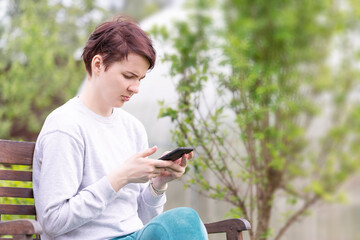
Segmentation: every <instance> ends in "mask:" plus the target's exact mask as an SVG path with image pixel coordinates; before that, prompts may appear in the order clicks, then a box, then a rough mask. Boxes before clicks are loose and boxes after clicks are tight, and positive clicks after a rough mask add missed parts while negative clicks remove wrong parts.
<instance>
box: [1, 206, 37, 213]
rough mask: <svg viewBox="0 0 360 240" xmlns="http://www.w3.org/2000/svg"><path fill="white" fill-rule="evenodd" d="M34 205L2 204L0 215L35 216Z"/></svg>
mask: <svg viewBox="0 0 360 240" xmlns="http://www.w3.org/2000/svg"><path fill="white" fill-rule="evenodd" d="M35 213H36V212H35V206H33V205H10V204H0V215H35Z"/></svg>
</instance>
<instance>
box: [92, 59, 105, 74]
mask: <svg viewBox="0 0 360 240" xmlns="http://www.w3.org/2000/svg"><path fill="white" fill-rule="evenodd" d="M102 67H103V59H102V57H101V56H100V55H98V54H97V55H95V56H94V57H93V59H92V61H91V70H92V73H93V74H94V75H99V73H100V71H101V68H102Z"/></svg>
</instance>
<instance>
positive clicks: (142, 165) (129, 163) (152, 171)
mask: <svg viewBox="0 0 360 240" xmlns="http://www.w3.org/2000/svg"><path fill="white" fill-rule="evenodd" d="M156 151H157V147H156V146H155V147H152V148H149V149H146V150H144V151H142V152H139V153H136V154H134V155H133V156H132V157H130V158H129V159H127V160H126V161H125V162H124V163H123V164H121V166H119V167H118V168H117V169H115V170H114V171H112V172H111V173H110V174H109V175H107V178H108V180H109V182H110V184H111V186H112V187H113V189H114V190H115V191H116V192H117V191H118V190H119V189H120V188H122V187H123V186H125V185H126V184H128V183H145V182H147V181H149V180H150V179H152V178H156V177H158V176H160V175H162V174H163V173H164V172H165V169H166V168H168V167H171V166H172V165H174V163H173V162H171V161H160V160H157V159H151V158H147V157H149V156H150V155H152V154H154V153H155V152H156ZM185 164H186V162H185ZM176 165H177V164H176Z"/></svg>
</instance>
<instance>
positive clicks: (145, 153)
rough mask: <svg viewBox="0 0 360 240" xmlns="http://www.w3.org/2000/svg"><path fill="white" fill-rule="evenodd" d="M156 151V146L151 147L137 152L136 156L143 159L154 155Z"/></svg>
mask: <svg viewBox="0 0 360 240" xmlns="http://www.w3.org/2000/svg"><path fill="white" fill-rule="evenodd" d="M156 151H157V146H153V147H152V148H148V149H146V150H144V151H142V152H138V153H137V156H139V157H143V158H145V157H148V156H150V155H152V154H154V153H155V152H156Z"/></svg>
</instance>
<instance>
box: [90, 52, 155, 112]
mask: <svg viewBox="0 0 360 240" xmlns="http://www.w3.org/2000/svg"><path fill="white" fill-rule="evenodd" d="M95 61H96V59H95ZM149 66H150V64H149V62H148V60H147V59H146V58H145V57H143V56H140V55H138V54H134V53H130V54H129V55H128V57H127V59H126V58H125V59H124V60H122V61H119V62H114V63H112V64H111V65H110V66H109V67H108V68H107V70H106V71H105V66H104V65H103V64H102V59H101V57H100V58H99V64H98V65H96V64H95V66H94V67H95V70H94V71H95V72H93V73H94V74H95V76H96V85H97V86H96V87H97V89H98V91H99V95H100V96H99V97H100V99H101V101H102V102H103V104H105V105H106V106H107V107H111V108H112V107H122V106H123V105H124V103H125V102H127V101H129V100H130V98H131V97H132V96H133V95H134V94H136V93H138V92H139V86H140V81H141V79H143V78H144V77H145V75H146V72H147V70H148V68H149ZM100 99H99V100H100Z"/></svg>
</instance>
